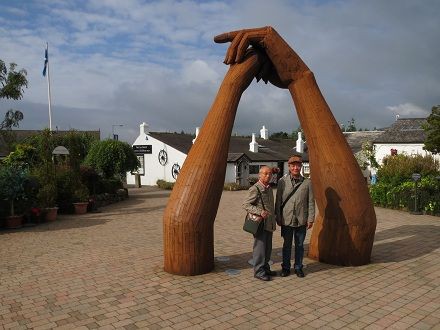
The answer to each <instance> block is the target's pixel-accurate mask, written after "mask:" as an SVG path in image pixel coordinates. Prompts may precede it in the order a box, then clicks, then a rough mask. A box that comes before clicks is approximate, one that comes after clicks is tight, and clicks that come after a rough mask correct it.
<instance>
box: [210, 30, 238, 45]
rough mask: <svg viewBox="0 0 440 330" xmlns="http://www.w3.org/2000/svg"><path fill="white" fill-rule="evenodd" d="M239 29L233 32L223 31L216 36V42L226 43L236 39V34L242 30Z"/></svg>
mask: <svg viewBox="0 0 440 330" xmlns="http://www.w3.org/2000/svg"><path fill="white" fill-rule="evenodd" d="M240 31H241V30H239V31H232V32H226V33H222V34H219V35H217V36H215V37H214V42H216V43H218V44H224V43H225V42H230V41H232V40H234V38H235V36H236V35H237V34H238V33H239V32H240Z"/></svg>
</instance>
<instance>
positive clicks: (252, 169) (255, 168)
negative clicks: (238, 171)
mask: <svg viewBox="0 0 440 330" xmlns="http://www.w3.org/2000/svg"><path fill="white" fill-rule="evenodd" d="M259 172H260V165H249V174H258V173H259Z"/></svg>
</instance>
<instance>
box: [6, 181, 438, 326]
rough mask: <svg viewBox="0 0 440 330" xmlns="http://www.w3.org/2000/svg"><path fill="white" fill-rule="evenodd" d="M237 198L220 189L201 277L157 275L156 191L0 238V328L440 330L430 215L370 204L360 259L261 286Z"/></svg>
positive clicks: (161, 197) (159, 195) (163, 198)
mask: <svg viewBox="0 0 440 330" xmlns="http://www.w3.org/2000/svg"><path fill="white" fill-rule="evenodd" d="M245 194H246V191H239V192H224V193H223V196H222V200H221V204H220V208H219V212H218V214H217V219H216V222H215V255H216V257H229V260H228V261H220V260H221V258H220V260H216V268H215V270H214V271H213V272H212V273H209V274H205V275H201V276H194V277H180V276H175V275H170V274H168V273H165V272H164V271H163V270H162V257H163V247H162V214H163V211H164V207H165V205H166V202H167V199H168V196H169V192H166V191H161V190H157V189H155V188H147V189H145V188H142V189H131V190H130V198H129V199H128V200H126V201H123V202H120V203H117V204H113V205H110V206H107V207H104V208H102V209H101V213H89V214H86V215H81V216H75V215H63V216H59V219H58V220H57V221H56V222H53V223H45V224H42V225H40V226H37V227H29V228H25V229H21V230H17V231H11V230H3V231H0V329H50V328H60V329H94V328H101V329H138V328H139V329H184V328H190V329H203V328H215V329H229V328H233V329H254V328H260V329H272V328H275V327H277V328H281V329H292V328H301V329H318V328H319V329H342V328H343V329H362V328H365V329H384V328H392V329H406V328H414V329H440V289H439V286H440V248H439V247H440V218H438V217H431V216H424V215H422V216H413V215H410V214H408V213H406V212H399V211H393V210H387V209H381V208H376V213H377V217H378V228H377V232H376V239H375V245H374V248H373V254H372V263H371V264H369V265H366V266H362V267H336V266H331V265H326V264H322V263H318V262H316V261H314V260H311V259H308V258H305V263H306V268H305V272H306V277H305V278H303V279H299V278H297V277H295V276H290V277H287V278H280V277H276V278H274V280H273V281H271V282H261V281H258V280H256V279H254V278H253V276H252V268H251V266H250V265H249V264H248V260H249V259H250V258H251V249H252V239H251V236H250V235H249V234H247V233H245V232H243V231H242V230H241V226H242V221H243V218H244V213H243V211H242V210H241V202H242V200H243V199H244V196H245ZM279 233H280V231H279V229H278V230H277V231H276V232H275V234H274V251H273V258H272V259H273V261H274V265H273V266H272V269H274V270H279V269H280V261H281V257H280V256H279V254H280V252H281V246H282V240H281V238H280V237H279ZM309 235H310V234H308V238H307V240H306V243H307V242H308V239H309ZM228 269H235V270H239V271H240V272H239V274H237V275H228V274H227V273H226V272H225V271H226V270H228Z"/></svg>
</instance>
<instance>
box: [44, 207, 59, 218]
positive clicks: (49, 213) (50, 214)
mask: <svg viewBox="0 0 440 330" xmlns="http://www.w3.org/2000/svg"><path fill="white" fill-rule="evenodd" d="M45 211H46V216H45V219H46V221H55V220H56V219H57V215H58V207H48V208H46V210H45Z"/></svg>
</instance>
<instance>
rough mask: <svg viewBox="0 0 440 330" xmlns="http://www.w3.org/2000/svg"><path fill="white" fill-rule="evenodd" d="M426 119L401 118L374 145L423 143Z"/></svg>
mask: <svg viewBox="0 0 440 330" xmlns="http://www.w3.org/2000/svg"><path fill="white" fill-rule="evenodd" d="M425 122H426V118H399V119H397V120H396V121H395V122H394V123H393V124H392V125H391V126H390V127H389V128H387V129H385V131H384V133H383V134H382V135H380V136H378V137H377V138H376V139H375V140H374V143H423V142H424V141H425V131H424V130H423V128H422V125H423V124H424V123H425Z"/></svg>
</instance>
